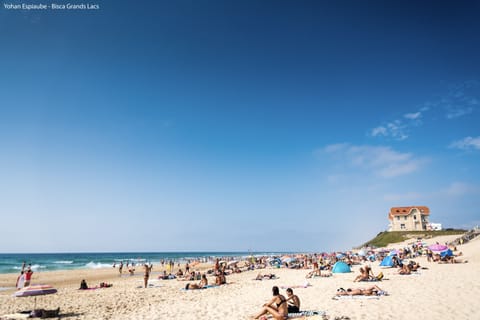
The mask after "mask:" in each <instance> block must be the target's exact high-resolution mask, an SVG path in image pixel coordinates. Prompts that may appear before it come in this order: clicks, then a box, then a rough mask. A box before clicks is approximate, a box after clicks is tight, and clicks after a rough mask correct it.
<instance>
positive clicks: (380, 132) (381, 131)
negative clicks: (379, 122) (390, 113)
mask: <svg viewBox="0 0 480 320" xmlns="http://www.w3.org/2000/svg"><path fill="white" fill-rule="evenodd" d="M371 134H372V136H373V137H376V136H386V135H387V134H388V133H387V128H385V127H382V126H380V127H376V128H373V129H372V133H371Z"/></svg>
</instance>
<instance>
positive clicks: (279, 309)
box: [253, 286, 288, 320]
mask: <svg viewBox="0 0 480 320" xmlns="http://www.w3.org/2000/svg"><path fill="white" fill-rule="evenodd" d="M272 293H273V298H272V299H271V300H270V301H268V302H267V303H265V304H264V305H263V308H262V310H261V311H260V312H259V313H258V314H257V315H255V316H254V317H253V318H254V319H258V318H260V317H261V316H263V315H264V314H267V313H270V314H271V315H272V316H273V318H274V319H276V320H285V319H287V318H288V308H287V299H285V297H284V296H283V295H281V294H280V291H279V289H278V287H277V286H274V287H273V288H272Z"/></svg>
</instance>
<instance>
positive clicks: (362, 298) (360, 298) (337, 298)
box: [332, 295, 380, 300]
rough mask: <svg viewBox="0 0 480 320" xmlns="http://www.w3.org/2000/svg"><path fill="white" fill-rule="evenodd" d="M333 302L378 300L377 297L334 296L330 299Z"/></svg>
mask: <svg viewBox="0 0 480 320" xmlns="http://www.w3.org/2000/svg"><path fill="white" fill-rule="evenodd" d="M332 299H333V300H370V299H380V297H379V296H363V295H357V296H347V295H345V296H334V297H333V298H332Z"/></svg>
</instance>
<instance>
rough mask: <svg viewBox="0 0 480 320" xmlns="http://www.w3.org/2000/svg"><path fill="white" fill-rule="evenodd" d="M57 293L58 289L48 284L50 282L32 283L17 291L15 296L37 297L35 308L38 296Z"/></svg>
mask: <svg viewBox="0 0 480 320" xmlns="http://www.w3.org/2000/svg"><path fill="white" fill-rule="evenodd" d="M53 293H57V289H55V288H54V287H52V286H50V285H48V284H36V285H31V286H28V287H25V288H22V289H20V290H18V291H17V292H15V293H14V294H13V295H14V296H15V297H19V298H22V297H33V296H34V297H35V303H34V307H33V309H35V307H36V306H37V296H43V295H47V294H53Z"/></svg>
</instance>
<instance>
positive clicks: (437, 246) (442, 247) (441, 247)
mask: <svg viewBox="0 0 480 320" xmlns="http://www.w3.org/2000/svg"><path fill="white" fill-rule="evenodd" d="M428 249H430V250H432V251H440V252H441V251H445V250H447V249H448V247H447V246H446V245H443V244H438V243H437V244H432V245H431V246H428Z"/></svg>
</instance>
